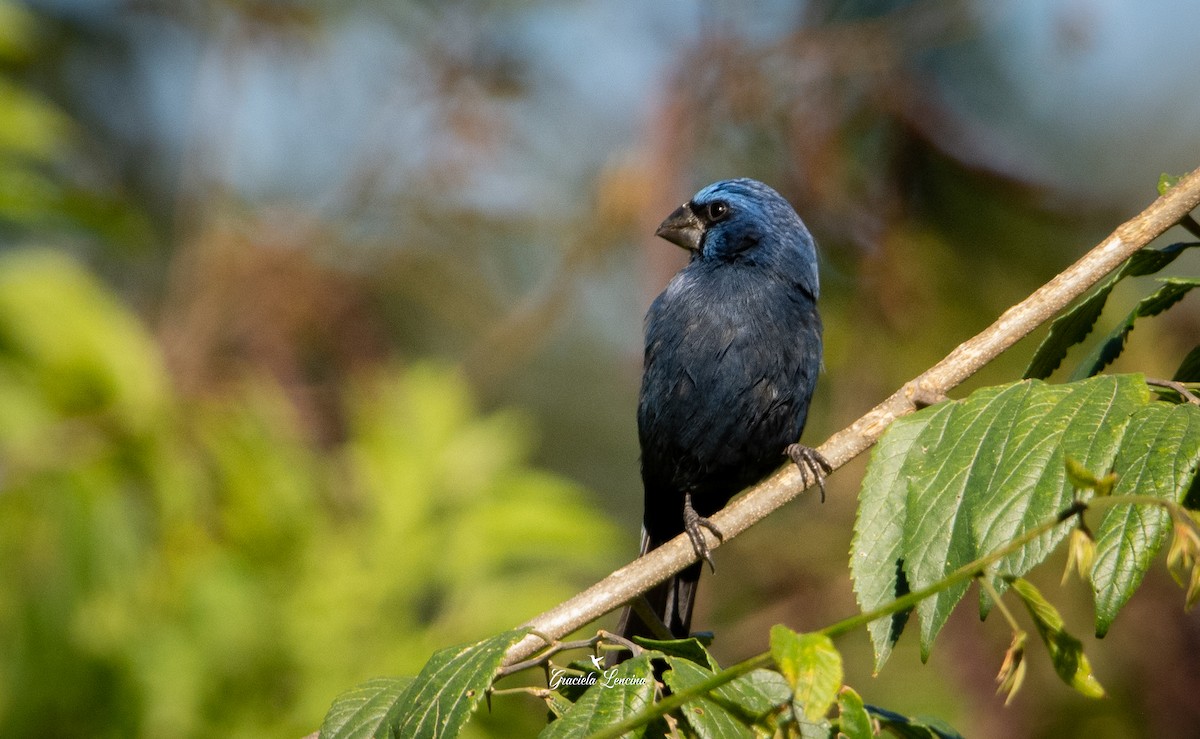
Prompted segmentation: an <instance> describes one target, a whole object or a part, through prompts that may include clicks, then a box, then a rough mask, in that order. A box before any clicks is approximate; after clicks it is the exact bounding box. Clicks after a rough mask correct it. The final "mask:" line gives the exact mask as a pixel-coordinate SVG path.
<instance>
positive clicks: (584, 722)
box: [540, 652, 656, 739]
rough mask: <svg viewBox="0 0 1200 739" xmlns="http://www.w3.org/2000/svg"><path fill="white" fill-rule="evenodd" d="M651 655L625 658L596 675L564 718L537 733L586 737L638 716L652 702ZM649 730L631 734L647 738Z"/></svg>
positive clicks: (545, 737)
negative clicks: (592, 682) (613, 666)
mask: <svg viewBox="0 0 1200 739" xmlns="http://www.w3.org/2000/svg"><path fill="white" fill-rule="evenodd" d="M654 656H656V655H655V653H653V652H645V653H643V654H641V655H640V656H638V657H635V658H633V659H628V660H626V661H624V662H622V663H621V664H620V665H618V666H617V667H615V668H612V669H611V670H609V671H607V672H605V673H604V674H603V675H600V676H598V678H597V682H596V684H595V685H593V686H592V687H591V688H589V689H588V691H587V692H586V693H584V694H583V696H582V697H581V698H580V699H579V700H577V701H575V705H573V706H572V707H571V708H570V709H569V710H568V711H567V712H566V713H565V714H563V717H562V718H560V719H558V720H557V721H554V722H552V723H551V724H550V725H549V726H547V727H546V729H545V730H544V731H543V732H542V733H541V734H540V736H541V738H542V739H559V738H564V739H565V738H566V737H582V736H588V735H589V734H591V733H592V732H594V731H597V730H599V729H602V728H604V727H605V726H611V725H612V724H615V723H617V722H619V721H621V720H623V719H626V718H628V717H630V716H633V715H634V714H636V713H638V712H639V711H641V710H642V709H644V708H646V707H647V706H649V705H650V703H651V702H652V701H653V700H654V692H655V683H654V674H653V673H654V671H653V668H652V667H651V665H650V660H651V658H652V657H654ZM648 730H649V728H648V727H645V726H643V727H642V729H641V730H640V731H637V732H633V733H632V735H633V736H635V737H639V736H646V732H647V731H648Z"/></svg>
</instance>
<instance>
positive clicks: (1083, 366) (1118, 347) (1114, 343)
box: [1071, 277, 1200, 380]
mask: <svg viewBox="0 0 1200 739" xmlns="http://www.w3.org/2000/svg"><path fill="white" fill-rule="evenodd" d="M1159 282H1161V283H1162V287H1160V288H1159V289H1158V290H1155V291H1154V292H1153V293H1151V294H1150V295H1148V296H1146V297H1145V298H1143V299H1142V300H1140V301H1138V304H1137V305H1136V306H1134V308H1133V310H1132V311H1130V312H1129V315H1127V316H1125V320H1123V321H1121V323H1120V324H1118V325H1117V327H1116V328H1114V329H1113V330H1112V331H1111V332H1109V334H1108V336H1107V337H1105V339H1104V340H1103V341H1101V342H1100V343H1099V344H1097V345H1096V348H1095V349H1093V350H1092V351H1091V353H1090V354H1088V356H1087V358H1085V359H1084V360H1083V361H1082V362H1080V363H1079V366H1078V367H1076V368H1075V372H1074V374H1072V376H1071V379H1072V380H1082V379H1083V378H1085V377H1091V376H1092V375H1095V374H1098V373H1099V372H1100V371H1101V370H1103V369H1104V368H1105V367H1107V366H1108V365H1110V364H1112V362H1113V361H1114V360H1115V359H1116V358H1117V357H1119V356H1121V352H1123V351H1124V350H1125V340H1126V339H1127V338H1128V337H1129V333H1130V332H1131V331H1133V325H1134V323H1135V322H1136V321H1137V319H1139V318H1149V317H1151V316H1156V315H1158V314H1159V313H1162V312H1163V311H1165V310H1167V309H1168V308H1170V307H1171V306H1173V305H1175V304H1176V303H1178V302H1179V301H1180V300H1183V296H1185V295H1187V294H1188V292H1190V291H1191V290H1192V288H1195V287H1200V278H1194V277H1168V278H1167V279H1164V280H1159Z"/></svg>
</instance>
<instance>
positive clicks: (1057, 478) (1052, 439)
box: [973, 375, 1150, 616]
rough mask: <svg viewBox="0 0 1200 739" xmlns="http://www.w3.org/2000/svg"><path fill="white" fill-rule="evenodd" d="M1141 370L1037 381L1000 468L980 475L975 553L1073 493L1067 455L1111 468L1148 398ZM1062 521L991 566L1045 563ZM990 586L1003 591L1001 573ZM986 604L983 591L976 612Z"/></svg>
mask: <svg viewBox="0 0 1200 739" xmlns="http://www.w3.org/2000/svg"><path fill="white" fill-rule="evenodd" d="M1149 400H1150V392H1149V390H1148V389H1147V387H1146V385H1145V383H1144V381H1143V380H1142V377H1141V376H1140V375H1121V376H1115V377H1100V378H1095V379H1094V380H1090V381H1088V382H1080V383H1074V384H1071V385H1064V386H1058V385H1049V386H1047V385H1034V386H1032V389H1031V394H1030V396H1029V397H1027V398H1026V399H1025V402H1024V403H1023V405H1022V406H1021V408H1020V409H1019V415H1018V417H1017V418H1016V419H1014V425H1013V427H1012V432H1011V433H1010V434H1009V436H1008V438H1007V439H1006V440H1005V441H1004V442H1003V445H1002V448H1001V449H1000V450H999V460H998V462H997V464H996V470H997V474H996V475H995V476H994V477H993V478H991V479H990V480H986V481H980V482H981V483H982V484H984V485H986V487H987V490H986V491H983V492H982V494H981V495H979V496H978V499H979V506H978V510H977V511H976V512H975V513H974V514H973V519H974V532H975V537H976V545H977V550H976V552H975V553H974V556H980V555H983V554H986V553H987V552H990V551H992V550H994V549H997V548H999V547H1001V546H1003V545H1005V544H1006V543H1008V542H1009V541H1011V540H1012V539H1014V538H1016V537H1017V536H1020V535H1021V534H1022V533H1023V532H1025V531H1026V530H1028V529H1031V528H1033V527H1035V526H1037V525H1038V524H1040V523H1042V522H1043V521H1045V520H1047V519H1049V518H1050V517H1052V516H1054V515H1055V514H1056V513H1058V512H1059V511H1061V510H1062V509H1063V508H1065V507H1067V506H1068V505H1069V504H1070V503H1071V502H1072V501H1073V500H1074V498H1075V496H1076V492H1075V490H1074V486H1073V485H1071V482H1070V480H1069V479H1067V477H1066V464H1065V458H1070V459H1074V460H1077V461H1079V463H1080V464H1081V465H1083V466H1084V467H1086V468H1088V469H1109V467H1111V465H1112V461H1113V458H1114V457H1115V456H1116V454H1117V447H1118V446H1119V444H1120V443H1121V438H1122V436H1123V434H1124V431H1125V427H1126V424H1127V423H1128V421H1129V417H1130V416H1131V415H1132V414H1133V412H1134V411H1136V410H1137V409H1138V408H1139V407H1141V406H1142V405H1144V404H1145V403H1147V402H1149ZM1068 531H1069V530H1068V529H1067V528H1066V527H1059V528H1057V529H1054V530H1052V531H1050V532H1049V533H1047V534H1045V535H1043V536H1041V537H1039V538H1038V539H1035V540H1034V541H1032V542H1030V543H1029V544H1027V545H1026V546H1024V547H1022V548H1021V549H1019V550H1018V551H1017V552H1015V553H1013V554H1011V555H1009V556H1008V557H1005V558H1004V559H1002V560H1000V561H999V562H998V563H997V564H996V566H995V567H994V568H993V571H994V572H995V571H998V572H1007V573H1009V574H1014V575H1023V574H1025V573H1026V572H1028V571H1029V570H1030V569H1032V568H1033V567H1035V566H1036V565H1037V564H1039V563H1040V562H1042V561H1043V560H1044V559H1045V558H1046V557H1047V556H1048V555H1049V554H1050V552H1052V551H1054V549H1055V548H1056V547H1057V546H1058V545H1059V543H1060V542H1061V541H1062V540H1063V538H1065V537H1066V536H1067V535H1068ZM992 585H993V587H995V588H996V589H997V590H998V591H1002V590H1003V589H1004V587H1005V584H1004V582H1003V581H1002V580H1000V579H999V578H993V579H992ZM989 607H990V603H989V601H988V599H987V598H986V596H985V595H981V596H980V609H981V610H980V614H981V616H986V615H987V612H988V609H989Z"/></svg>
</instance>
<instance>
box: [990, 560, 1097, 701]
mask: <svg viewBox="0 0 1200 739" xmlns="http://www.w3.org/2000/svg"><path fill="white" fill-rule="evenodd" d="M1005 579H1006V580H1007V581H1008V583H1009V585H1011V586H1012V589H1013V592H1014V593H1016V594H1017V595H1018V596H1020V598H1021V600H1022V601H1023V602H1024V603H1025V607H1026V608H1027V609H1029V615H1030V616H1031V617H1032V618H1033V622H1034V624H1035V625H1036V626H1037V630H1038V634H1039V635H1041V637H1042V642H1044V643H1045V645H1046V649H1047V650H1049V652H1050V661H1051V662H1052V663H1053V664H1054V671H1055V672H1056V673H1058V676H1059V677H1060V678H1062V680H1063V682H1065V683H1066V684H1067V685H1070V686H1071V687H1073V688H1075V690H1077V691H1079V692H1080V693H1082V694H1083V695H1086V696H1087V697H1089V698H1103V697H1104V688H1103V687H1101V685H1100V683H1099V681H1097V680H1096V677H1095V676H1094V675H1093V674H1092V666H1091V664H1090V663H1089V662H1088V658H1087V655H1085V654H1084V653H1083V644H1082V643H1081V642H1080V641H1079V640H1078V639H1076V638H1075V637H1073V636H1071V635H1070V634H1068V633H1067V631H1066V629H1065V628H1064V625H1063V620H1062V616H1060V615H1059V613H1058V609H1056V608H1055V607H1054V606H1053V605H1051V603H1050V601H1048V600H1046V598H1045V597H1044V596H1043V595H1042V594H1041V592H1040V591H1039V590H1038V589H1037V588H1036V587H1034V586H1033V584H1032V583H1030V582H1029V581H1027V580H1024V579H1022V578H1019V577H1009V578H1005Z"/></svg>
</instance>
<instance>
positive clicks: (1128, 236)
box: [505, 169, 1200, 664]
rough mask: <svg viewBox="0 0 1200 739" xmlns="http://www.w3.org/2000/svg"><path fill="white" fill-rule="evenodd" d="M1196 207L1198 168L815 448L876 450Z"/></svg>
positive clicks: (752, 499)
mask: <svg viewBox="0 0 1200 739" xmlns="http://www.w3.org/2000/svg"><path fill="white" fill-rule="evenodd" d="M1197 206H1200V169H1197V170H1195V171H1193V172H1192V173H1190V174H1188V175H1187V176H1185V177H1184V178H1183V179H1181V180H1180V181H1179V182H1178V183H1177V184H1176V185H1175V186H1174V187H1172V188H1171V189H1170V190H1168V191H1167V192H1166V193H1164V194H1163V195H1162V196H1161V197H1159V198H1158V199H1157V200H1155V201H1154V202H1153V203H1151V204H1150V205H1149V207H1147V208H1146V209H1145V210H1144V211H1142V212H1141V213H1140V214H1138V215H1137V216H1136V217H1134V218H1133V219H1131V220H1129V221H1126V222H1125V223H1123V224H1121V226H1119V227H1118V228H1117V229H1116V230H1115V231H1114V232H1113V233H1112V234H1111V235H1110V236H1109V237H1108V238H1107V239H1105V240H1104V241H1102V242H1100V244H1098V245H1097V246H1096V247H1095V248H1093V249H1092V250H1091V251H1089V252H1088V253H1087V254H1085V255H1084V256H1083V257H1082V258H1080V259H1079V261H1077V262H1075V264H1073V265H1071V266H1070V267H1068V268H1067V269H1066V270H1065V271H1063V272H1062V273H1061V274H1059V275H1058V276H1057V277H1055V278H1054V279H1052V280H1050V282H1047V283H1046V284H1045V285H1043V286H1042V287H1040V288H1038V290H1037V291H1035V292H1034V293H1033V294H1032V295H1030V296H1029V297H1028V298H1026V299H1025V300H1023V301H1021V302H1020V303H1018V304H1017V305H1014V306H1013V307H1011V308H1009V309H1008V310H1007V311H1005V312H1004V314H1003V315H1001V316H1000V318H999V319H998V320H997V321H996V322H995V323H993V324H992V325H991V326H988V327H987V328H986V329H984V330H983V331H982V332H981V333H979V334H977V335H976V336H975V337H974V338H972V339H969V340H968V341H966V342H964V343H962V344H960V345H959V346H958V347H957V348H956V349H954V351H952V352H950V354H948V355H947V356H946V358H945V359H943V360H942V361H940V362H938V363H937V364H936V365H934V366H933V367H931V368H930V369H928V370H926V371H925V372H924V373H922V374H921V375H919V376H918V377H916V378H914V379H913V380H911V381H909V382H908V383H906V384H905V385H904V386H903V387H901V388H900V389H899V390H897V391H896V392H895V393H893V394H892V396H891V397H889V398H888V399H887V400H885V401H883V402H882V403H880V404H879V405H877V406H875V407H874V408H872V409H871V410H870V411H868V412H867V413H866V415H864V416H863V417H861V418H859V419H858V420H857V421H855V422H854V423H852V424H851V425H850V426H848V427H846V428H845V429H843V430H841V431H839V432H838V433H836V434H834V435H833V436H832V437H830V438H829V439H828V440H827V441H826V442H825V443H824V444H822V445H821V447H820V448H819V449H818V451H819V452H820V453H821V454H822V455H824V457H825V458H826V459H827V460H829V463H830V465H832V467H833V468H834V469H837V468H838V467H841V466H842V465H844V464H846V463H847V462H849V461H850V460H852V459H854V458H855V457H857V456H858V455H859V454H862V453H863V452H864V451H866V450H867V449H869V448H871V446H872V445H873V444H874V443H875V442H876V441H877V440H878V439H879V437H880V436H881V435H882V434H883V432H884V431H885V430H886V429H887V427H888V426H889V425H890V424H891V423H892V421H894V420H896V419H897V418H899V417H900V416H903V415H907V414H909V413H911V412H913V411H914V410H916V408H917V407H918V404H924V403H927V402H928V401H929V400H930V399H937V398H941V397H944V396H945V395H946V394H947V393H948V392H949V391H950V390H951V389H953V388H954V387H956V386H958V385H959V384H961V383H962V382H963V381H964V380H966V379H967V378H968V377H970V376H971V375H973V374H975V372H977V371H978V370H979V369H980V368H982V367H983V366H984V365H986V364H987V363H988V362H990V361H992V360H993V359H995V358H996V357H997V356H998V355H999V354H1000V353H1001V352H1003V351H1004V350H1005V349H1008V348H1009V347H1010V346H1012V345H1013V344H1015V343H1016V342H1017V341H1019V340H1021V339H1022V338H1024V337H1025V336H1027V335H1028V334H1029V333H1031V332H1032V331H1033V330H1034V329H1036V328H1037V327H1038V326H1040V325H1042V324H1043V323H1045V322H1046V321H1048V320H1050V319H1051V318H1053V317H1054V316H1055V315H1056V314H1057V313H1058V312H1059V311H1061V310H1062V309H1063V308H1065V307H1067V306H1068V305H1069V304H1070V303H1071V302H1072V301H1074V300H1075V299H1076V298H1078V297H1079V296H1080V295H1082V294H1083V293H1085V292H1087V290H1088V289H1089V288H1091V287H1092V285H1094V284H1096V283H1097V282H1098V281H1099V280H1100V279H1101V278H1103V277H1104V276H1105V275H1106V274H1108V273H1109V272H1111V271H1112V270H1113V269H1115V268H1117V267H1118V266H1120V264H1121V263H1122V262H1124V261H1125V260H1126V259H1128V258H1129V256H1130V255H1131V254H1133V253H1134V252H1135V251H1137V250H1138V249H1140V248H1142V247H1143V246H1145V245H1147V244H1149V243H1150V242H1151V241H1153V240H1154V239H1156V238H1157V237H1158V236H1160V235H1161V234H1162V233H1163V232H1164V231H1166V230H1167V229H1168V228H1170V227H1171V226H1173V225H1175V224H1177V223H1179V221H1180V220H1181V219H1182V218H1184V216H1187V215H1188V213H1190V212H1191V211H1192V210H1193V209H1195V208H1196V207H1197ZM805 488H806V485H805V484H804V482H803V480H802V478H801V475H800V472H799V471H798V470H797V468H796V467H795V465H792V464H786V465H784V466H783V467H782V468H781V469H780V470H778V471H777V472H775V473H774V474H773V475H771V476H770V477H768V478H767V479H766V480H764V481H762V482H760V483H758V484H757V485H755V486H754V487H752V488H750V490H749V491H748V492H747V493H745V494H744V495H742V496H740V497H739V498H737V499H736V500H734V501H733V502H732V503H730V504H729V505H728V506H726V507H725V508H724V509H723V510H722V511H720V512H719V513H717V514H716V515H715V516H713V523H714V524H716V526H717V527H718V528H719V529H720V530H721V532H722V533H723V534H724V538H725V540H726V541H728V540H730V539H732V538H733V537H735V536H737V535H738V534H741V533H742V532H743V531H745V530H746V529H748V528H750V526H752V525H754V524H755V523H757V522H758V521H761V520H762V519H763V518H765V517H766V516H767V515H769V514H770V513H771V512H772V511H774V510H775V509H777V508H779V507H781V506H782V505H783V504H785V503H787V502H788V501H790V500H792V499H793V498H795V497H796V496H797V495H799V494H800V493H801V492H803V491H804V490H805ZM705 536H708V537H709V538H708V541H709V547H710V548H715V547H717V546H719V545H720V542H719V541H717V540H716V539H715V537H712V536H710V535H708V534H707V533H706V534H705ZM694 561H696V556H695V553H694V551H693V549H692V545H691V543H690V542H689V541H688V538H687V537H686V536H684V535H680V536H677V537H675V538H674V539H672V540H671V541H669V542H667V543H666V544H664V545H662V546H660V547H658V548H657V549H655V550H653V551H651V552H649V553H647V554H646V555H645V556H643V557H640V558H639V559H637V560H634V561H633V562H631V563H629V564H627V565H625V566H624V567H622V568H620V569H618V570H616V571H615V572H613V573H612V574H611V575H609V576H608V577H606V578H604V579H603V580H601V581H600V582H598V583H596V584H595V585H593V586H591V587H590V588H588V589H587V590H585V591H583V592H582V593H580V594H579V595H576V596H575V597H573V598H571V599H570V600H567V601H565V602H563V603H561V604H559V605H558V606H555V607H554V608H552V609H550V610H549V611H546V612H545V613H543V614H541V615H540V616H537V617H536V618H534V619H531V620H530V621H529V622H527V623H526V624H525V625H526V626H530V627H532V628H533V629H534V630H535V631H537V632H540V633H543V634H545V635H547V636H549V637H551V638H554V639H561V638H562V637H563V636H565V635H567V634H569V633H571V632H572V631H575V630H576V629H578V628H580V627H582V626H584V625H585V624H587V623H589V622H590V621H593V620H595V619H597V618H599V617H600V616H602V615H604V614H605V613H608V612H609V611H612V610H614V609H616V608H618V607H620V606H621V605H623V604H624V603H626V602H627V601H629V600H631V599H633V598H635V597H637V596H638V595H639V594H641V593H643V592H645V591H646V590H648V589H649V588H651V587H653V586H654V585H655V584H657V583H659V582H662V581H663V580H665V579H667V578H668V577H670V576H671V575H673V574H675V573H677V572H679V571H680V570H682V569H683V568H684V567H686V566H688V565H689V564H691V563H692V562H694ZM543 646H545V643H544V640H543V639H541V638H539V637H537V636H534V635H532V634H531V635H529V636H527V637H525V638H524V639H522V640H521V641H519V642H517V643H516V644H515V645H513V647H512V648H511V649H509V650H508V654H506V655H505V663H506V664H511V663H513V662H516V661H519V660H522V659H525V658H527V657H529V656H530V655H531V654H533V653H534V652H535V651H536V650H538V649H539V648H541V647H543Z"/></svg>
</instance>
